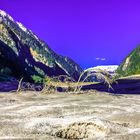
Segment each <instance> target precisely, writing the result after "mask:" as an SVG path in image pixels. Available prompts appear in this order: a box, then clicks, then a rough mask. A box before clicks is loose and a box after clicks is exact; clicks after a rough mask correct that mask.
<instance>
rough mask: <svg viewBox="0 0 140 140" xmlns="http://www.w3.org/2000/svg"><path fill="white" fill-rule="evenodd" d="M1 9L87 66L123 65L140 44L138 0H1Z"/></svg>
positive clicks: (54, 48)
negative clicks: (123, 61)
mask: <svg viewBox="0 0 140 140" xmlns="http://www.w3.org/2000/svg"><path fill="white" fill-rule="evenodd" d="M0 9H2V10H4V11H6V12H7V13H9V14H10V15H11V16H12V17H13V18H14V19H15V20H17V21H20V22H21V23H23V24H24V25H25V26H26V27H27V28H29V29H31V30H32V31H33V32H34V33H36V34H37V35H38V36H39V37H40V38H41V39H43V40H44V41H45V42H47V43H48V45H49V46H50V47H51V48H52V49H53V50H55V51H56V52H57V53H59V54H62V55H65V56H69V57H71V58H72V59H73V60H75V61H76V62H77V63H79V64H80V65H81V66H82V67H83V68H87V67H92V66H95V65H101V64H103V65H104V64H107V65H108V64H119V63H120V62H121V61H122V59H123V58H124V57H125V56H126V55H127V54H128V53H129V52H130V51H131V50H132V49H134V48H135V47H136V45H138V44H139V43H140V1H138V0H137V1H136V0H0Z"/></svg>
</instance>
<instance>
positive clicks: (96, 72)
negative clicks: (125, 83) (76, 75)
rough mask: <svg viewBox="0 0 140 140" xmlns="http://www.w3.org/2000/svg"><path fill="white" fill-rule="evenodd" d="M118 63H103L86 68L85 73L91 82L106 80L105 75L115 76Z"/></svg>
mask: <svg viewBox="0 0 140 140" xmlns="http://www.w3.org/2000/svg"><path fill="white" fill-rule="evenodd" d="M117 68H118V65H102V66H96V67H92V68H88V69H86V70H85V73H86V74H85V75H87V76H88V81H91V82H104V81H105V78H104V76H105V77H109V78H113V76H114V74H115V73H116V69H117Z"/></svg>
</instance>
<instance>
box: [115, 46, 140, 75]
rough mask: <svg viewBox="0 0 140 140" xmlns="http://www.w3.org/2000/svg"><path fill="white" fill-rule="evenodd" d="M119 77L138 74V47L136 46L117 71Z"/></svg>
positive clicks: (139, 72) (139, 60)
mask: <svg viewBox="0 0 140 140" xmlns="http://www.w3.org/2000/svg"><path fill="white" fill-rule="evenodd" d="M117 73H118V74H119V75H121V76H129V75H135V74H140V45H138V46H137V47H136V48H135V49H134V50H133V51H132V52H131V53H130V54H129V55H128V56H127V57H126V58H125V59H124V60H123V62H122V63H121V65H120V66H119V67H118V69H117Z"/></svg>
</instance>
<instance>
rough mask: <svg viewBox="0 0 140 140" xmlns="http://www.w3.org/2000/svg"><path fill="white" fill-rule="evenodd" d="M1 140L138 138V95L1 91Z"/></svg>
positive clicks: (124, 139) (139, 105)
mask: <svg viewBox="0 0 140 140" xmlns="http://www.w3.org/2000/svg"><path fill="white" fill-rule="evenodd" d="M0 139H2V140H3V139H5V140H8V139H9V140H12V139H13V140H15V139H16V140H20V139H21V140H62V139H90V140H140V95H117V96H115V95H114V96H113V95H109V94H108V93H99V92H98V93H97V92H94V91H93V92H91V93H90V94H89V92H86V93H85V94H68V93H58V94H46V95H45V94H41V95H40V94H38V93H37V92H24V93H22V94H16V93H10V94H9V93H5V94H4V93H1V94H0Z"/></svg>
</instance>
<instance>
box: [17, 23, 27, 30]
mask: <svg viewBox="0 0 140 140" xmlns="http://www.w3.org/2000/svg"><path fill="white" fill-rule="evenodd" d="M16 23H17V24H18V26H19V27H20V28H21V29H22V30H23V31H24V32H27V29H26V28H25V27H24V26H23V24H21V23H20V22H16Z"/></svg>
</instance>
